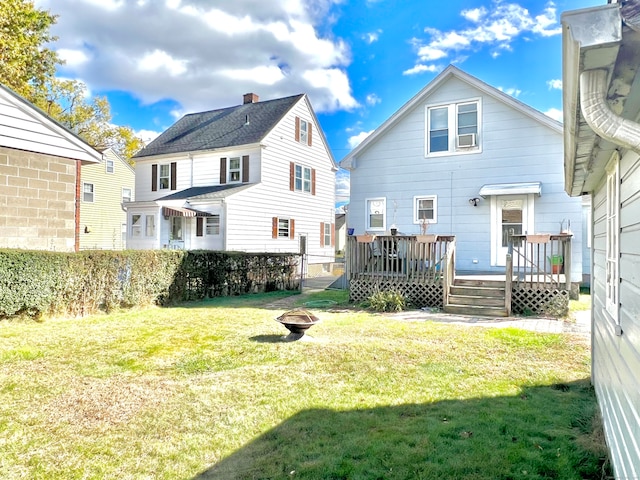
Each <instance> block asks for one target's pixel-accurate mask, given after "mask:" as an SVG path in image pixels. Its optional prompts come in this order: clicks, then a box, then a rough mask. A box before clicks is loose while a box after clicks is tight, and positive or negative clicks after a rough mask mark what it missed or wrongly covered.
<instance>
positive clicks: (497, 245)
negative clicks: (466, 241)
mask: <svg viewBox="0 0 640 480" xmlns="http://www.w3.org/2000/svg"><path fill="white" fill-rule="evenodd" d="M533 218H534V217H533V195H497V196H494V197H492V198H491V265H494V266H504V265H506V258H507V252H508V250H509V248H508V247H509V234H510V233H512V234H513V235H522V234H526V233H533V231H534V230H533Z"/></svg>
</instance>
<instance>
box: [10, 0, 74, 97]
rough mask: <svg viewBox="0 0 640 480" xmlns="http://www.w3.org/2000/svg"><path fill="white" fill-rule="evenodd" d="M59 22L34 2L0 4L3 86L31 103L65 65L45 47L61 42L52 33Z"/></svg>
mask: <svg viewBox="0 0 640 480" xmlns="http://www.w3.org/2000/svg"><path fill="white" fill-rule="evenodd" d="M56 18H57V16H56V15H52V14H51V13H49V12H48V11H44V10H39V9H36V8H35V6H34V4H33V1H30V0H2V2H0V82H2V83H3V84H5V85H6V86H8V87H9V88H11V89H12V90H14V91H15V92H17V93H19V94H20V95H22V96H23V97H25V98H27V99H28V100H33V98H34V95H35V91H36V90H38V89H39V88H41V87H42V85H44V83H45V81H46V80H47V79H48V78H51V77H53V75H54V74H55V70H56V66H57V65H59V64H60V63H61V61H60V58H59V57H58V55H57V54H56V52H54V51H53V50H50V49H49V48H46V47H45V46H44V45H46V44H47V43H50V42H53V41H55V40H57V38H56V37H54V36H51V35H50V33H49V28H50V27H51V25H53V24H55V23H56Z"/></svg>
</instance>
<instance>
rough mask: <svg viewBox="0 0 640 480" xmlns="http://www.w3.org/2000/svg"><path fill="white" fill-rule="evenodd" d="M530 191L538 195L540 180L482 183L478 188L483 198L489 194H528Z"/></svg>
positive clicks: (540, 190)
mask: <svg viewBox="0 0 640 480" xmlns="http://www.w3.org/2000/svg"><path fill="white" fill-rule="evenodd" d="M532 193H533V194H535V195H538V196H540V194H541V193H542V182H525V183H490V184H488V185H483V186H482V188H481V189H480V196H481V197H483V198H486V197H488V196H491V195H528V194H532Z"/></svg>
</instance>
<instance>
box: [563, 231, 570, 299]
mask: <svg viewBox="0 0 640 480" xmlns="http://www.w3.org/2000/svg"><path fill="white" fill-rule="evenodd" d="M563 260H564V279H565V282H566V284H565V288H566V289H567V292H569V294H570V295H571V237H567V238H566V239H565V241H564V259H563Z"/></svg>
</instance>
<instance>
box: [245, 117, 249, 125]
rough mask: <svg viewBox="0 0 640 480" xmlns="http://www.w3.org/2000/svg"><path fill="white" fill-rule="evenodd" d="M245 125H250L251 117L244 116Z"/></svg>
mask: <svg viewBox="0 0 640 480" xmlns="http://www.w3.org/2000/svg"><path fill="white" fill-rule="evenodd" d="M244 124H245V125H249V115H245V116H244Z"/></svg>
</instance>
